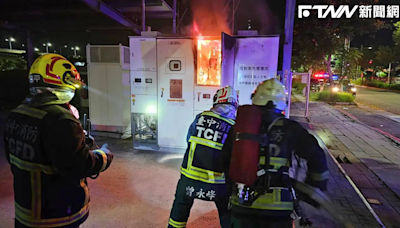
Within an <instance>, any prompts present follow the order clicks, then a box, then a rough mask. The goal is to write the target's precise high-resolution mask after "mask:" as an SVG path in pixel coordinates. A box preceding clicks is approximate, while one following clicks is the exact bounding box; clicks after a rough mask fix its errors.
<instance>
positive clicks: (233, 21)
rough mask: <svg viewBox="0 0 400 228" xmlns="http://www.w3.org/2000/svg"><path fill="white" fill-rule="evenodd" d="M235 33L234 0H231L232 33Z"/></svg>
mask: <svg viewBox="0 0 400 228" xmlns="http://www.w3.org/2000/svg"><path fill="white" fill-rule="evenodd" d="M233 34H235V0H232V35H233Z"/></svg>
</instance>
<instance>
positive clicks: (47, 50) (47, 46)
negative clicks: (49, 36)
mask: <svg viewBox="0 0 400 228" xmlns="http://www.w3.org/2000/svg"><path fill="white" fill-rule="evenodd" d="M46 52H47V53H49V45H47V44H46Z"/></svg>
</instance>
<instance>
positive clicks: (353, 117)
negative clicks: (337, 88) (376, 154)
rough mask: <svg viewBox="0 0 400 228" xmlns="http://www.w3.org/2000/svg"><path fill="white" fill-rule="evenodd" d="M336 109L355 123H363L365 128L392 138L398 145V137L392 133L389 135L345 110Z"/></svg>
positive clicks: (399, 141) (399, 140) (399, 142)
mask: <svg viewBox="0 0 400 228" xmlns="http://www.w3.org/2000/svg"><path fill="white" fill-rule="evenodd" d="M337 110H338V111H339V112H341V113H342V114H344V115H346V116H347V117H349V118H350V119H352V120H354V121H356V122H357V123H359V124H361V125H363V126H364V127H367V128H369V129H372V130H374V131H376V132H378V133H380V134H382V135H384V136H385V137H386V138H388V139H390V140H392V141H393V142H394V143H396V144H399V145H400V138H397V137H396V136H394V135H391V134H389V133H387V132H384V131H382V130H381V129H378V128H375V127H371V126H369V125H366V124H364V123H363V122H361V121H359V120H358V119H357V117H355V116H353V115H351V114H350V113H348V112H346V111H343V110H341V109H337ZM385 118H386V117H385Z"/></svg>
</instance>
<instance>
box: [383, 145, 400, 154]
mask: <svg viewBox="0 0 400 228" xmlns="http://www.w3.org/2000/svg"><path fill="white" fill-rule="evenodd" d="M383 147H385V148H386V149H388V150H389V151H391V152H392V153H394V154H396V155H400V149H399V148H398V147H394V146H392V145H384V146H383Z"/></svg>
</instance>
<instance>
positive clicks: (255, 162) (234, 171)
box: [222, 78, 329, 228]
mask: <svg viewBox="0 0 400 228" xmlns="http://www.w3.org/2000/svg"><path fill="white" fill-rule="evenodd" d="M287 95H288V94H287V92H286V90H285V87H284V86H283V84H282V83H281V82H279V81H278V80H277V79H275V78H274V79H269V80H266V81H264V82H263V83H261V84H260V85H259V86H258V87H257V89H256V90H255V92H254V93H253V95H252V103H253V105H252V106H241V107H239V109H238V118H237V120H236V125H235V126H234V127H233V128H231V130H230V131H229V133H228V137H227V140H226V143H225V145H224V147H223V149H222V156H223V157H224V158H227V159H226V160H224V165H223V166H224V168H223V170H224V173H228V174H229V183H232V182H233V183H234V187H233V188H232V191H233V193H232V196H231V201H230V203H231V206H232V207H231V212H232V226H231V227H233V228H245V227H279V228H281V227H282V228H285V227H286V228H289V227H292V217H291V215H293V214H297V215H300V216H302V214H301V210H300V207H299V204H298V201H297V200H296V199H297V195H296V194H295V192H294V188H295V186H292V180H291V179H290V177H289V168H290V165H291V158H292V153H295V154H296V155H298V156H299V157H301V158H303V159H305V160H307V166H308V169H307V170H308V173H307V179H306V183H307V184H309V185H311V186H313V187H315V188H319V189H321V190H323V191H325V190H326V189H327V181H328V178H329V171H328V168H327V162H326V158H325V153H324V151H323V150H322V148H321V147H320V146H319V144H318V142H317V140H316V139H315V137H314V136H312V135H310V134H309V133H308V131H307V130H306V129H304V128H303V127H302V126H301V125H300V124H299V123H298V122H296V121H293V120H289V119H286V118H285V117H284V115H283V114H282V112H283V111H284V110H285V109H286V106H287ZM249 119H251V120H253V122H252V121H248V120H249ZM254 120H256V121H258V123H257V125H254V124H248V122H252V123H254V122H256V121H254ZM249 132H251V133H249ZM249 142H250V143H253V144H249ZM254 144H256V146H255V147H254V146H252V145H254ZM243 145H250V146H252V147H249V146H247V147H244V146H243ZM241 161H246V162H241ZM242 164H244V165H242ZM247 164H251V165H252V166H253V167H249V166H246V165H247ZM249 170H250V171H251V172H250V171H249ZM234 180H240V181H241V182H237V181H234ZM242 180H243V181H242ZM246 180H254V181H251V182H250V181H248V182H249V183H246V184H243V183H245V182H244V181H246ZM298 193H299V192H298ZM303 199H304V200H306V201H308V202H312V203H314V202H313V201H312V200H310V198H307V197H306V196H304V198H303ZM309 200H310V201H309ZM293 211H295V212H296V213H293ZM301 222H304V224H305V225H306V224H308V222H309V221H308V220H306V218H303V220H302V221H301Z"/></svg>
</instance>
